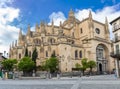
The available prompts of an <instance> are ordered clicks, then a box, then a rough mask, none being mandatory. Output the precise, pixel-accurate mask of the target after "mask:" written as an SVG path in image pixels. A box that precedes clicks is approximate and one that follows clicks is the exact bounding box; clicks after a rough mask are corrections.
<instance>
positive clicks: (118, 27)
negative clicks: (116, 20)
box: [113, 24, 120, 32]
mask: <svg viewBox="0 0 120 89" xmlns="http://www.w3.org/2000/svg"><path fill="white" fill-rule="evenodd" d="M118 29H120V24H119V25H115V26H113V32H115V31H117V30H118Z"/></svg>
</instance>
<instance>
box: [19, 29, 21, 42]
mask: <svg viewBox="0 0 120 89" xmlns="http://www.w3.org/2000/svg"><path fill="white" fill-rule="evenodd" d="M19 40H22V29H20V31H19Z"/></svg>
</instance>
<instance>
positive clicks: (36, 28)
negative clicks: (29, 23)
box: [35, 23, 39, 32]
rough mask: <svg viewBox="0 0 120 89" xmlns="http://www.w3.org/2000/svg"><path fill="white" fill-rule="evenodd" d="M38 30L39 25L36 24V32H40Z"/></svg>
mask: <svg viewBox="0 0 120 89" xmlns="http://www.w3.org/2000/svg"><path fill="white" fill-rule="evenodd" d="M38 28H39V26H38V23H36V26H35V30H36V32H38Z"/></svg>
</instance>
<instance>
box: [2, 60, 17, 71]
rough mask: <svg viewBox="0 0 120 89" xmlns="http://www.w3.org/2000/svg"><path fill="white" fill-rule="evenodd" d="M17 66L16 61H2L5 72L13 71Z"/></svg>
mask: <svg viewBox="0 0 120 89" xmlns="http://www.w3.org/2000/svg"><path fill="white" fill-rule="evenodd" d="M15 64H17V60H16V59H6V60H3V61H2V66H3V68H4V70H7V71H13V68H14V65H15Z"/></svg>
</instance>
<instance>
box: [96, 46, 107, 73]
mask: <svg viewBox="0 0 120 89" xmlns="http://www.w3.org/2000/svg"><path fill="white" fill-rule="evenodd" d="M108 55H109V50H108V48H107V47H106V45H104V44H98V45H97V47H96V61H97V71H98V73H103V72H106V71H107V69H108V68H107V65H108Z"/></svg>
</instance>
